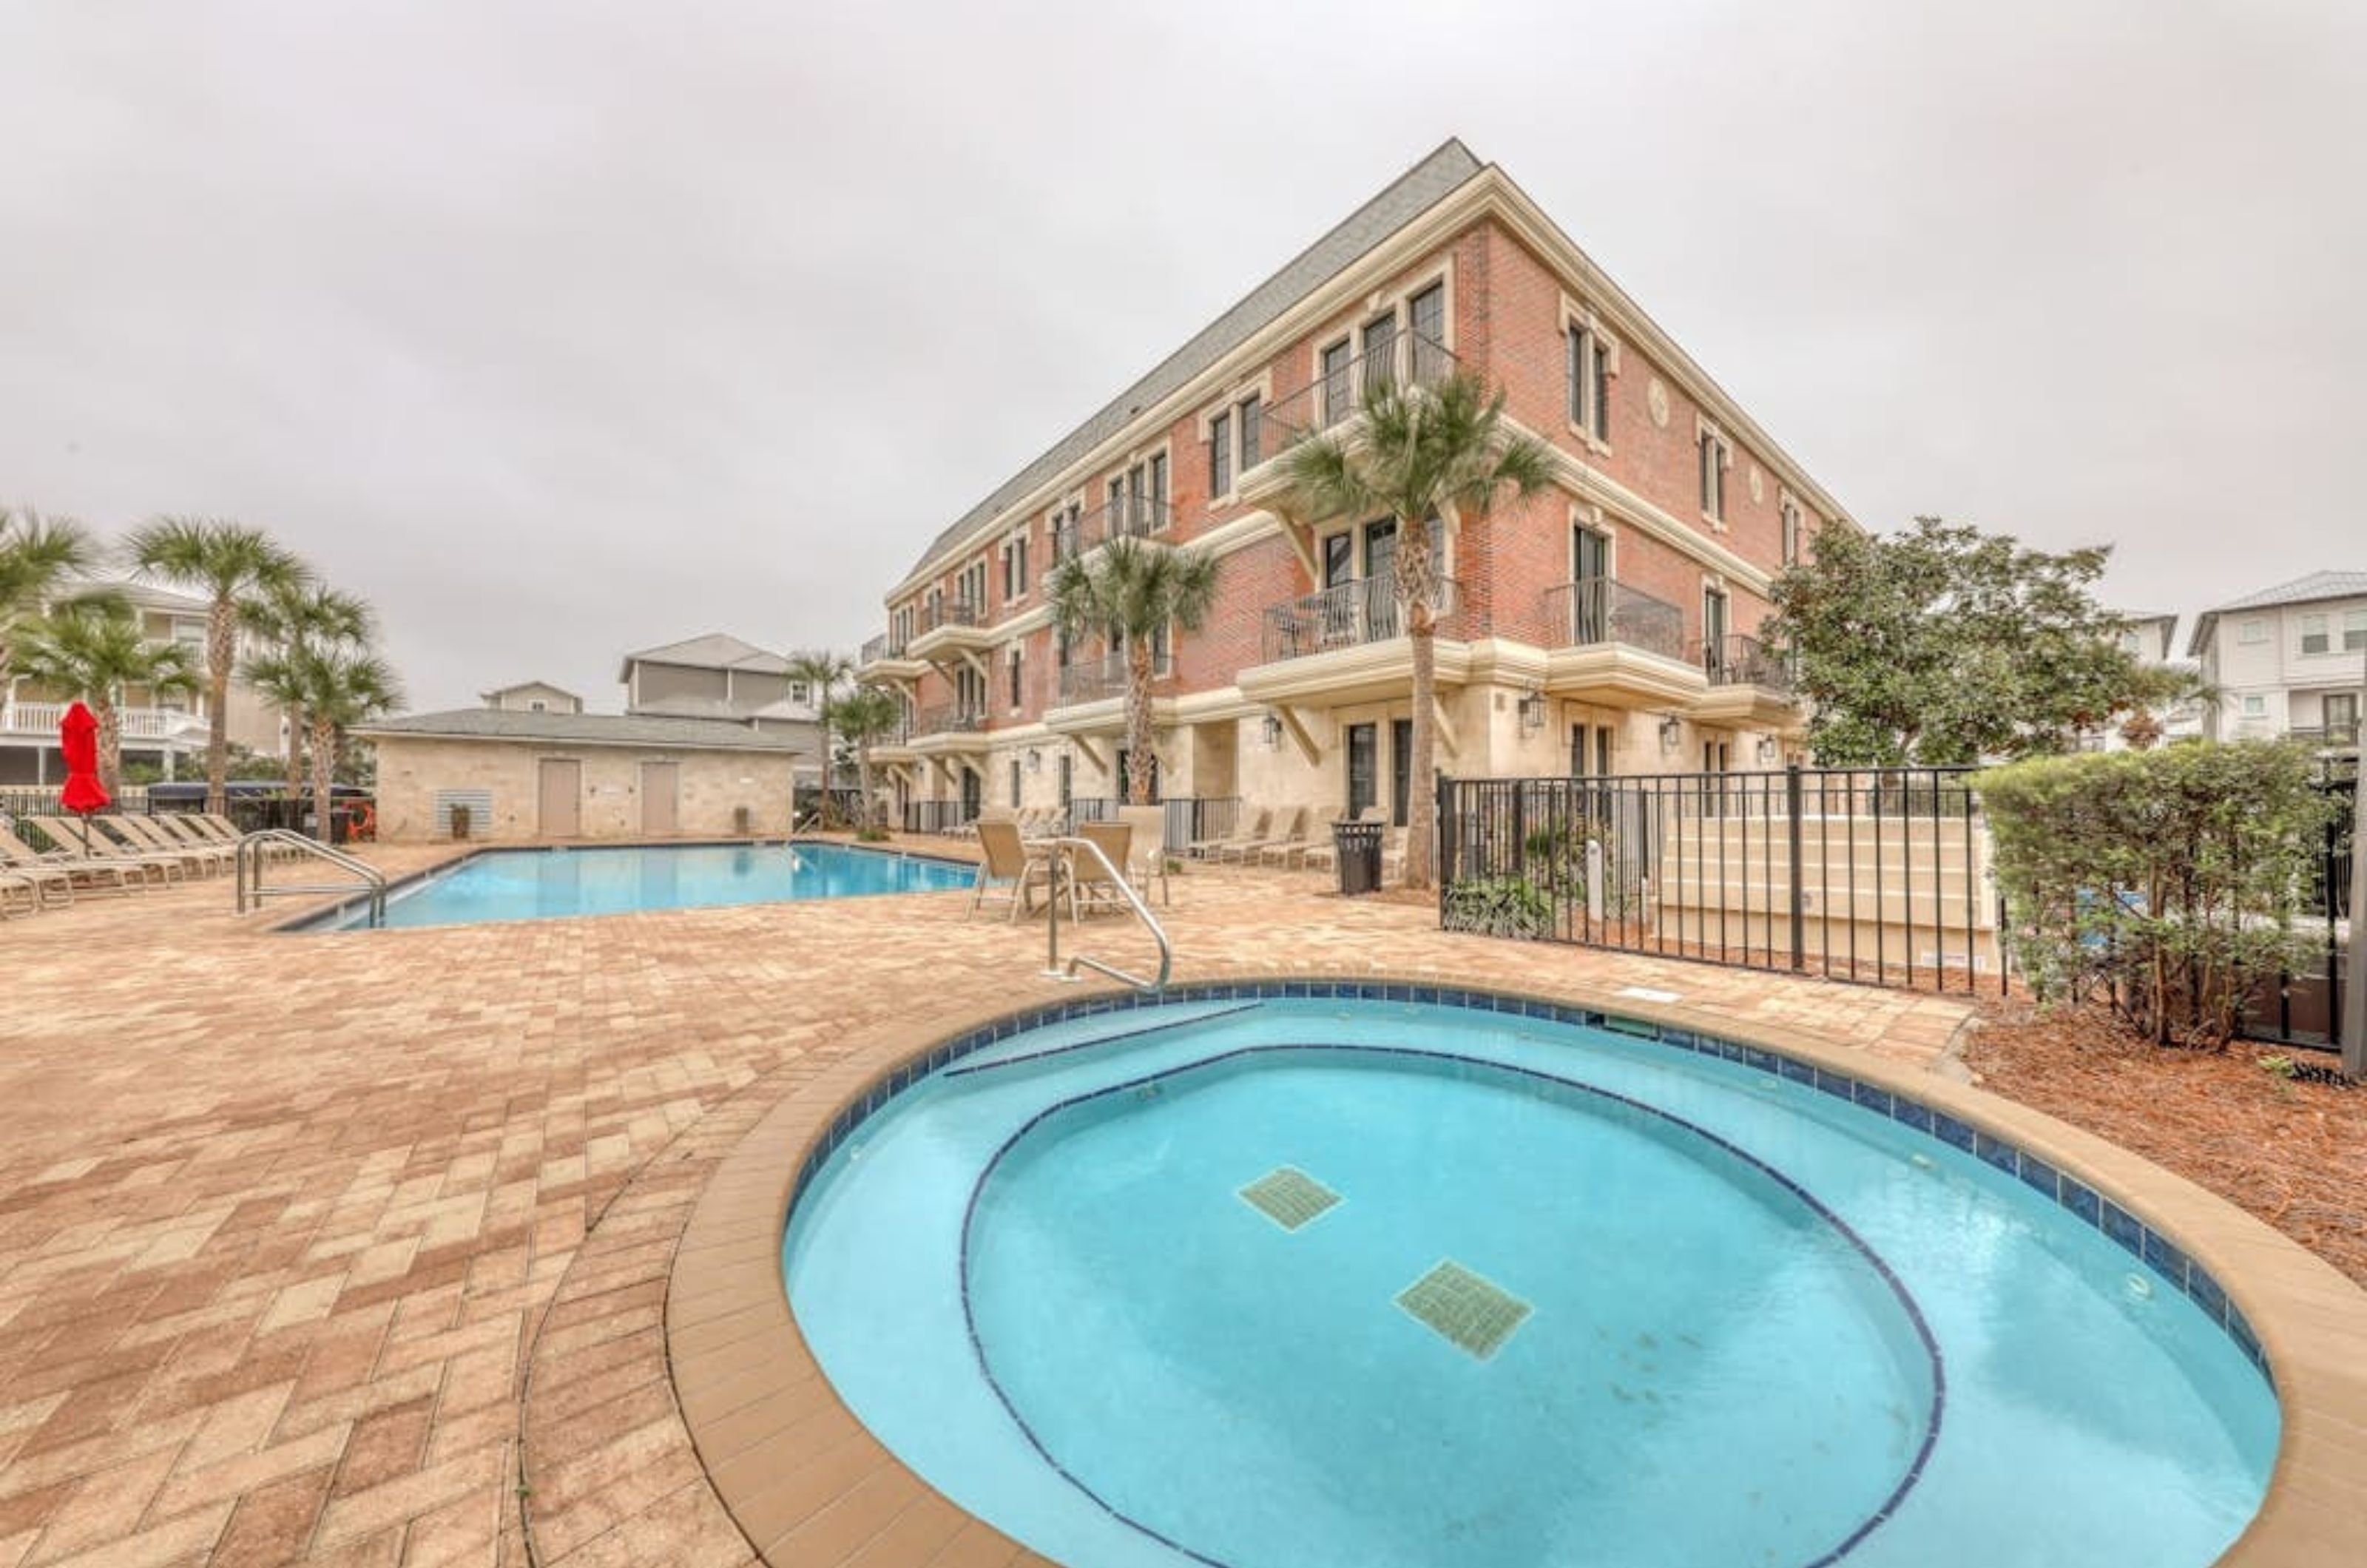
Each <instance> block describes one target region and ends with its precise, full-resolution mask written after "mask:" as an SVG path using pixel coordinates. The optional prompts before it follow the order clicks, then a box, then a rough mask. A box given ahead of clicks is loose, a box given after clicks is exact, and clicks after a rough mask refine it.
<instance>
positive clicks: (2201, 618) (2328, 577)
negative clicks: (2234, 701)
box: [2186, 571, 2367, 658]
mask: <svg viewBox="0 0 2367 1568" xmlns="http://www.w3.org/2000/svg"><path fill="white" fill-rule="evenodd" d="M2327 599H2367V571H2313V572H2311V573H2310V574H2309V575H2308V576H2307V577H2296V578H2294V579H2293V581H2291V582H2280V583H2278V584H2277V585H2276V586H2275V587H2274V588H2263V589H2261V590H2260V591H2259V592H2258V593H2247V594H2245V595H2244V596H2243V597H2242V598H2241V599H2231V600H2229V601H2228V602H2227V603H2226V604H2217V605H2214V606H2213V607H2212V608H2210V609H2208V610H2205V611H2203V614H2201V615H2197V616H2196V617H2195V618H2194V631H2193V633H2192V634H2191V636H2189V637H2187V639H2186V652H2187V656H2188V657H2189V658H2197V657H2200V656H2201V654H2202V652H2203V645H2204V644H2205V643H2208V642H2209V641H2210V640H2211V630H2212V627H2214V626H2216V625H2217V624H2218V621H2219V617H2220V616H2222V615H2232V614H2233V613H2235V612H2236V611H2237V610H2266V609H2271V608H2273V607H2275V606H2277V605H2280V604H2317V603H2319V602H2320V601H2322V600H2327Z"/></svg>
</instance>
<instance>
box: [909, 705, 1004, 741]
mask: <svg viewBox="0 0 2367 1568" xmlns="http://www.w3.org/2000/svg"><path fill="white" fill-rule="evenodd" d="M984 728H986V713H985V711H984V710H983V709H980V708H972V707H964V706H963V705H960V704H958V703H946V704H941V705H938V706H936V707H931V708H923V709H922V710H921V711H920V712H918V713H916V714H914V715H913V716H912V739H915V740H918V739H921V738H922V737H923V736H924V735H966V734H970V733H973V732H975V731H978V730H980V729H984Z"/></svg>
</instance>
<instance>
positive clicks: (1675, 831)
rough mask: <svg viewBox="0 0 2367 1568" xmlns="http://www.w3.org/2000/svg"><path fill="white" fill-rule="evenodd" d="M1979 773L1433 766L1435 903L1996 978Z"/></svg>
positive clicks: (1671, 938) (1708, 956)
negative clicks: (1547, 771)
mask: <svg viewBox="0 0 2367 1568" xmlns="http://www.w3.org/2000/svg"><path fill="white" fill-rule="evenodd" d="M1971 773H1972V770H1971V769H1965V768H1813V769H1812V768H1800V767H1793V768H1788V769H1784V770H1782V771H1780V772H1770V773H1661V774H1648V775H1640V776H1625V777H1578V778H1542V779H1442V780H1441V781H1440V782H1439V846H1440V865H1439V912H1440V919H1441V923H1442V924H1444V926H1445V927H1446V928H1447V929H1449V930H1461V931H1491V932H1494V933H1495V934H1500V935H1510V936H1525V937H1531V938H1535V939H1540V940H1546V941H1555V942H1578V943H1581V944H1584V945H1586V946H1590V947H1603V948H1614V949H1617V950H1619V951H1622V952H1628V953H1650V954H1653V955H1655V956H1661V957H1669V958H1687V959H1694V960H1699V961H1703V962H1707V963H1712V964H1735V965H1741V966H1745V967H1750V968H1757V969H1778V970H1787V971H1795V972H1800V973H1806V974H1815V975H1823V976H1829V977H1830V978H1833V979H1837V980H1855V981H1862V982H1865V983H1868V984H1872V985H1884V986H1913V987H1927V988H1933V989H1941V990H1949V989H1958V990H1970V989H1972V988H1973V987H1976V985H1978V984H1980V983H1981V982H1982V981H1984V980H1991V981H1994V982H1995V983H1997V984H1999V986H2000V987H2001V986H2002V984H2003V980H2004V966H2003V964H2002V963H2001V962H2000V958H1999V954H2000V951H2001V950H2000V946H1999V919H1998V906H1997V897H1996V894H1995V891H1994V889H1993V888H1992V887H1991V886H1990V883H1989V879H1988V831H1987V829H1986V827H1985V825H1984V824H1983V823H1982V821H1981V817H1980V803H1979V801H1978V799H1977V798H1976V796H1975V795H1974V793H1973V790H1972V788H1971V786H1970V784H1969V783H1968V780H1969V778H1970V775H1971Z"/></svg>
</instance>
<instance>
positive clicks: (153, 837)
mask: <svg viewBox="0 0 2367 1568" xmlns="http://www.w3.org/2000/svg"><path fill="white" fill-rule="evenodd" d="M99 821H100V822H101V824H102V825H103V826H104V828H105V829H106V830H107V831H108V832H111V833H113V834H115V835H116V836H117V837H118V838H119V839H120V840H122V841H123V842H124V843H125V844H126V845H128V846H130V848H131V849H132V850H134V851H137V852H141V853H144V854H153V855H158V856H172V857H174V858H176V859H178V860H179V861H180V863H181V864H182V866H183V867H184V868H187V869H192V870H196V871H199V872H203V873H205V874H208V875H214V874H219V873H221V872H225V871H228V870H229V869H230V863H231V857H232V855H234V854H235V853H237V852H236V851H234V850H232V848H230V846H228V845H227V844H192V843H189V842H187V840H183V839H181V838H179V837H177V836H176V835H175V834H172V833H168V832H166V831H165V830H164V829H163V828H160V827H158V826H157V825H156V824H155V823H153V822H152V821H150V820H149V819H148V818H145V817H133V816H120V817H105V818H99Z"/></svg>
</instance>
